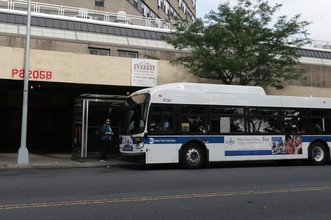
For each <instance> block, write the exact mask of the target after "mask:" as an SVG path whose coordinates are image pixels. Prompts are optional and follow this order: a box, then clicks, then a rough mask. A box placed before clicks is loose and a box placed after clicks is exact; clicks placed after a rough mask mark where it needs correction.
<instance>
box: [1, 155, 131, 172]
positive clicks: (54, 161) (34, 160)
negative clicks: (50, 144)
mask: <svg viewBox="0 0 331 220" xmlns="http://www.w3.org/2000/svg"><path fill="white" fill-rule="evenodd" d="M129 164H134V163H132V162H127V161H120V160H118V159H117V158H114V157H111V158H110V162H106V163H101V162H100V160H99V159H97V158H81V159H72V156H71V154H31V153H30V154H29V164H17V153H2V154H0V170H18V169H50V168H78V167H107V166H111V167H114V166H121V165H129Z"/></svg>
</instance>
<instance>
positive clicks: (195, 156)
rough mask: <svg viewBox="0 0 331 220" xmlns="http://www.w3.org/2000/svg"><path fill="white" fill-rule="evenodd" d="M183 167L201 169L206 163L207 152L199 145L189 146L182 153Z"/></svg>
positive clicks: (190, 144)
mask: <svg viewBox="0 0 331 220" xmlns="http://www.w3.org/2000/svg"><path fill="white" fill-rule="evenodd" d="M181 157H182V158H181V159H182V160H181V161H182V165H183V166H184V167H185V168H189V169H197V168H201V167H202V166H203V164H204V162H205V152H204V150H203V149H202V147H201V146H200V145H199V144H197V143H189V144H187V145H186V146H185V147H184V148H183V150H182V153H181Z"/></svg>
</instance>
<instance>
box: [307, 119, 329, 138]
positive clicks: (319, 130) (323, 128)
mask: <svg viewBox="0 0 331 220" xmlns="http://www.w3.org/2000/svg"><path fill="white" fill-rule="evenodd" d="M311 125H312V131H313V134H330V120H329V119H327V118H313V119H312V123H311Z"/></svg>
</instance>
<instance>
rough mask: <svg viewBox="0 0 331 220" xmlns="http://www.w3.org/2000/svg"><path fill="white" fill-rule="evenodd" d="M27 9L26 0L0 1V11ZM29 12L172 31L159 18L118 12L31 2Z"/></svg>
mask: <svg viewBox="0 0 331 220" xmlns="http://www.w3.org/2000/svg"><path fill="white" fill-rule="evenodd" d="M27 8H28V1H26V0H0V9H5V10H10V11H24V12H26V11H27ZM31 12H32V13H35V14H46V15H56V16H60V17H72V18H80V19H86V20H95V21H103V22H115V23H121V24H127V25H138V26H144V27H152V28H158V29H174V27H173V22H174V21H172V22H169V21H166V20H164V19H159V18H149V17H143V16H136V15H128V14H126V13H125V12H124V11H119V12H117V13H115V12H105V11H98V10H91V9H87V8H76V7H70V6H62V5H54V4H47V3H41V2H31Z"/></svg>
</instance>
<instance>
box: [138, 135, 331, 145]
mask: <svg viewBox="0 0 331 220" xmlns="http://www.w3.org/2000/svg"><path fill="white" fill-rule="evenodd" d="M244 136H245V135H244ZM294 136H295V135H294ZM228 137H231V136H228ZM191 139H197V140H200V141H201V142H204V143H212V144H224V136H218V137H217V136H201V137H197V136H177V137H171V136H163V137H157V136H156V137H153V136H150V137H149V138H143V141H144V143H145V144H149V143H151V140H152V141H153V140H154V144H182V143H185V142H186V141H188V140H191ZM315 139H322V140H324V141H326V142H331V136H330V135H320V136H318V135H312V136H305V135H302V142H312V141H313V140H315ZM271 141H282V137H271ZM133 142H134V144H136V141H135V140H133Z"/></svg>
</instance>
